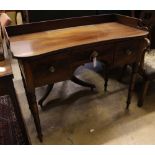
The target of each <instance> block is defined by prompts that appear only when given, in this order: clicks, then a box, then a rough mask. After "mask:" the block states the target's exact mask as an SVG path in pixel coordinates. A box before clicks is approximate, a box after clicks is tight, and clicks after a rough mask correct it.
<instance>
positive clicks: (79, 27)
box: [7, 14, 148, 141]
mask: <svg viewBox="0 0 155 155" xmlns="http://www.w3.org/2000/svg"><path fill="white" fill-rule="evenodd" d="M141 25H142V24H141V20H138V19H135V18H131V17H127V16H122V15H114V14H112V15H98V16H89V17H78V18H77V17H76V18H68V19H59V20H51V21H45V22H39V23H31V24H25V25H18V26H10V27H8V28H7V32H8V35H9V37H10V44H11V51H12V54H13V57H14V58H16V59H18V62H19V66H20V70H21V74H22V78H23V82H24V86H25V91H26V95H27V99H28V103H29V108H30V110H31V113H32V115H33V118H34V122H35V125H36V130H37V133H38V138H39V140H40V141H42V130H41V125H40V119H39V113H38V105H37V101H36V96H35V88H36V87H40V86H43V85H46V84H48V89H47V93H46V94H45V95H44V96H43V98H42V100H41V101H40V102H39V104H40V105H42V102H43V100H44V99H45V98H46V97H47V95H48V94H49V92H50V91H51V89H52V86H53V84H54V83H55V82H59V81H64V80H69V79H71V80H73V81H74V82H76V83H79V84H81V85H83V86H88V87H90V88H94V85H92V84H89V83H85V82H83V81H80V80H79V79H78V78H77V77H75V76H74V75H73V73H74V71H75V69H76V68H77V67H78V66H80V65H83V64H84V63H87V62H90V61H92V59H94V58H97V59H98V60H100V61H102V62H105V63H106V64H107V67H110V68H113V67H117V66H124V65H126V64H131V65H132V66H133V71H132V75H131V80H130V84H129V90H128V96H127V108H128V107H129V104H130V101H131V92H132V90H133V87H134V83H135V77H136V73H137V70H138V64H139V62H140V60H141V56H142V53H143V51H144V48H145V46H146V42H145V38H146V37H147V35H148V31H146V30H145V29H143V27H142V26H141ZM106 82H107V81H106Z"/></svg>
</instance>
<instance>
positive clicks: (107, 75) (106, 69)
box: [104, 65, 109, 92]
mask: <svg viewBox="0 0 155 155" xmlns="http://www.w3.org/2000/svg"><path fill="white" fill-rule="evenodd" d="M108 80H109V68H108V65H105V75H104V91H105V92H106V91H107V87H108Z"/></svg>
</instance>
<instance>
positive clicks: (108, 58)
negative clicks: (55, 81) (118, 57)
mask: <svg viewBox="0 0 155 155" xmlns="http://www.w3.org/2000/svg"><path fill="white" fill-rule="evenodd" d="M94 55H96V58H97V60H99V61H105V62H107V63H109V64H112V63H113V56H114V48H112V47H111V45H103V46H97V47H92V48H90V47H89V48H83V49H79V50H74V51H72V54H71V56H72V60H73V64H74V65H81V64H84V63H87V62H91V61H92V58H93V56H94Z"/></svg>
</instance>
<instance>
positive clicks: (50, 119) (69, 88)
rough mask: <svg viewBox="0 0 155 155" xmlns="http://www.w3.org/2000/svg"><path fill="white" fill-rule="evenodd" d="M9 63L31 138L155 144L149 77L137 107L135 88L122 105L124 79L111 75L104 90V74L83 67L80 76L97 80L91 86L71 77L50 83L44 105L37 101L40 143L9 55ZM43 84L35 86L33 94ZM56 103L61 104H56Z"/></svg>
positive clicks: (154, 107)
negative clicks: (142, 99) (145, 92)
mask: <svg viewBox="0 0 155 155" xmlns="http://www.w3.org/2000/svg"><path fill="white" fill-rule="evenodd" d="M12 67H13V72H14V75H15V79H14V84H15V88H16V91H17V94H18V99H19V102H20V105H21V108H22V113H23V115H24V119H25V121H26V125H27V128H28V132H29V135H30V138H31V142H32V144H155V134H154V130H155V121H154V118H155V95H154V93H153V91H154V90H155V86H154V87H153V84H154V83H153V84H152V88H151V89H152V90H151V91H150V92H149V94H148V96H147V97H146V99H145V104H144V106H143V107H142V108H138V107H137V105H136V104H137V93H134V94H133V98H132V104H131V105H130V109H129V111H127V110H125V106H126V99H127V97H126V96H127V88H128V85H127V84H123V83H120V82H118V81H117V80H115V79H110V80H109V85H108V92H106V93H105V92H104V91H103V85H104V80H103V78H102V77H101V76H100V75H98V74H95V73H93V72H92V71H89V70H87V69H85V70H83V69H82V71H80V77H81V78H83V79H85V80H88V81H90V82H92V83H94V84H95V85H96V87H97V88H96V90H95V91H94V92H92V91H90V89H89V88H84V87H81V86H78V85H76V84H74V83H72V82H71V81H64V82H59V83H56V84H55V85H54V88H53V91H52V92H51V94H50V95H49V97H48V98H47V100H46V103H45V106H44V109H43V110H41V109H40V107H39V113H40V119H41V124H42V130H43V136H44V137H43V138H44V139H43V143H40V142H39V140H38V139H37V136H36V130H35V126H34V123H33V118H32V115H31V114H30V111H29V109H28V106H27V100H26V96H25V91H24V88H23V84H22V80H21V75H20V71H19V68H18V64H17V62H16V61H15V60H13V61H12ZM84 71H85V72H84ZM78 73H79V72H78V71H77V74H78ZM154 85H155V84H154ZM45 87H46V86H45ZM45 87H42V88H38V89H37V90H36V95H37V98H38V99H39V98H40V96H41V94H43V93H44V90H45ZM56 103H60V105H59V106H56Z"/></svg>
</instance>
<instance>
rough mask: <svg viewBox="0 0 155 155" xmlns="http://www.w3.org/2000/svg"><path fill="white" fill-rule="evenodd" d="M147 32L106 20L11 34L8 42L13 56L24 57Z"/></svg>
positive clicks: (136, 35) (143, 34) (142, 34)
mask: <svg viewBox="0 0 155 155" xmlns="http://www.w3.org/2000/svg"><path fill="white" fill-rule="evenodd" d="M147 34H148V32H147V31H143V30H140V29H137V28H134V27H130V26H126V25H123V24H120V23H118V22H108V23H102V24H93V25H85V26H76V27H70V28H64V29H57V30H50V31H43V32H37V33H31V34H23V35H18V36H13V37H11V38H10V42H11V50H12V52H13V56H14V57H17V58H25V57H33V56H38V55H41V54H45V53H49V52H53V51H56V50H60V49H65V48H69V47H74V46H78V45H84V44H89V43H95V42H100V41H108V40H115V39H121V38H130V37H138V36H145V35H147Z"/></svg>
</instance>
